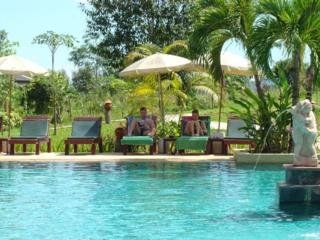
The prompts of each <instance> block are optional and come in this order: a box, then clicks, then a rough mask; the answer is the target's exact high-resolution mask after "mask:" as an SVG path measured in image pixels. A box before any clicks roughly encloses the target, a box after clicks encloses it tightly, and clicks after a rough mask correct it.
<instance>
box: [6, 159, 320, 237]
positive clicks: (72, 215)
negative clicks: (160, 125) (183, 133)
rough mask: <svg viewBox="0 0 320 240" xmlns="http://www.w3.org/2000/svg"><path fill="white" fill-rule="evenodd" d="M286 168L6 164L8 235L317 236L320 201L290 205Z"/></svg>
mask: <svg viewBox="0 0 320 240" xmlns="http://www.w3.org/2000/svg"><path fill="white" fill-rule="evenodd" d="M283 179H284V173H283V171H282V168H281V167H280V166H279V167H274V166H263V167H262V166H258V167H257V168H256V170H255V171H254V170H253V169H252V167H250V166H248V167H237V166H235V165H234V163H232V162H214V163H197V164H192V163H188V164H186V163H119V164H118V163H114V164H2V165H0V217H1V221H0V239H1V240H3V239H4V240H7V239H8V240H9V239H23V240H31V239H32V240H35V239H46V240H53V239H94V240H96V239H108V240H110V239H111V240H113V239H139V240H140V239H159V240H163V239H178V240H180V239H181V240H186V239H240V240H241V239H246V240H247V239H249V240H251V239H272V240H274V239H312V238H315V239H316V238H317V237H318V236H319V235H318V233H319V232H320V208H319V207H318V206H310V205H308V206H301V205H299V206H295V205H290V206H282V207H281V208H279V206H278V203H277V187H276V186H277V183H278V182H279V181H282V180H283Z"/></svg>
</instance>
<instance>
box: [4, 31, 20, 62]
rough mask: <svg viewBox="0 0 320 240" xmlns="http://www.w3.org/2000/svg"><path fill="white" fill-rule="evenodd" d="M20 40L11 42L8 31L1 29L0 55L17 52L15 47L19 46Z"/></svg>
mask: <svg viewBox="0 0 320 240" xmlns="http://www.w3.org/2000/svg"><path fill="white" fill-rule="evenodd" d="M18 45H19V44H18V42H11V41H10V40H9V39H8V33H7V32H6V31H4V30H0V57H1V56H8V55H12V54H15V52H16V51H15V48H16V47H18Z"/></svg>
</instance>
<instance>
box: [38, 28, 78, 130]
mask: <svg viewBox="0 0 320 240" xmlns="http://www.w3.org/2000/svg"><path fill="white" fill-rule="evenodd" d="M74 41H75V38H74V37H73V36H71V35H68V34H58V33H55V32H53V31H47V32H46V33H43V34H40V35H38V36H36V37H35V38H34V39H33V43H35V44H40V45H46V46H47V47H48V48H49V50H50V53H51V71H52V73H51V74H52V88H53V123H54V135H56V134H57V115H58V113H57V99H56V98H57V97H56V95H57V91H58V89H56V84H55V83H54V79H55V78H54V65H55V54H56V52H57V50H58V49H59V47H61V46H66V47H73V45H74Z"/></svg>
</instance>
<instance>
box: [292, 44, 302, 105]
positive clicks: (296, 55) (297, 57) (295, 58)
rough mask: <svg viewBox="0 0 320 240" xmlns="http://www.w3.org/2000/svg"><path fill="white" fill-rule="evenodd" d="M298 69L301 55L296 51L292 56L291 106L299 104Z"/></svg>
mask: <svg viewBox="0 0 320 240" xmlns="http://www.w3.org/2000/svg"><path fill="white" fill-rule="evenodd" d="M300 69H301V53H300V50H299V49H297V50H296V51H295V52H294V55H293V69H292V70H293V72H292V105H296V104H297V103H298V102H299V97H300Z"/></svg>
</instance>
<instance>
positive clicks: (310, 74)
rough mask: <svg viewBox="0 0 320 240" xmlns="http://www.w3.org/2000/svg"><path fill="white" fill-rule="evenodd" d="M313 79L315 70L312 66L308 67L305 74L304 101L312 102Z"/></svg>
mask: <svg viewBox="0 0 320 240" xmlns="http://www.w3.org/2000/svg"><path fill="white" fill-rule="evenodd" d="M314 77H315V69H314V66H313V65H310V67H308V69H307V72H306V99H309V100H310V102H312V92H313V82H314Z"/></svg>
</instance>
